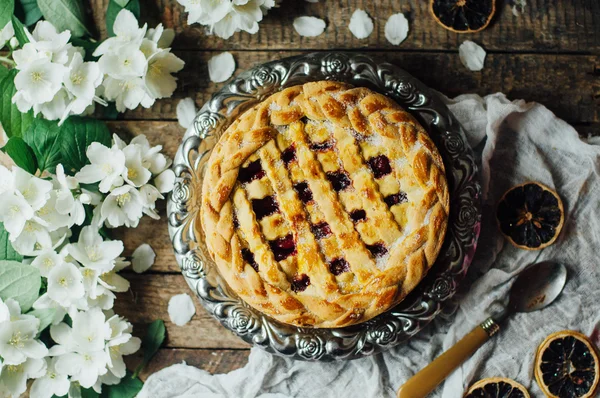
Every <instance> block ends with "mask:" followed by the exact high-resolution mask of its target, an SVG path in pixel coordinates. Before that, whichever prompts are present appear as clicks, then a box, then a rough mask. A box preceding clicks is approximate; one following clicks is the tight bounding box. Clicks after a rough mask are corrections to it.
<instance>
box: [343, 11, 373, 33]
mask: <svg viewBox="0 0 600 398" xmlns="http://www.w3.org/2000/svg"><path fill="white" fill-rule="evenodd" d="M348 29H350V32H352V34H353V35H354V36H355V37H356V38H357V39H366V38H367V37H369V36H370V35H371V33H372V32H373V20H372V19H371V17H369V14H367V13H366V11H365V10H361V9H360V8H359V9H357V10H356V11H354V13H353V14H352V17H350V24H349V25H348Z"/></svg>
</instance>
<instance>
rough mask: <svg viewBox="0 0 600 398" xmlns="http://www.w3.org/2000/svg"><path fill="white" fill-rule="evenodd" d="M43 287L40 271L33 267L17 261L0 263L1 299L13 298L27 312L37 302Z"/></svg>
mask: <svg viewBox="0 0 600 398" xmlns="http://www.w3.org/2000/svg"><path fill="white" fill-rule="evenodd" d="M41 285H42V277H41V276H40V271H38V269H37V268H35V267H34V266H32V265H28V264H22V263H18V262H16V261H0V298H1V299H2V300H5V301H6V300H8V299H9V298H12V299H14V300H16V301H17V302H18V303H19V305H20V306H21V311H23V312H26V311H27V310H29V309H30V308H31V306H32V305H33V302H34V301H35V300H37V298H38V294H39V292H40V286H41Z"/></svg>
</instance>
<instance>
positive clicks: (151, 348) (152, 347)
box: [133, 319, 165, 377]
mask: <svg viewBox="0 0 600 398" xmlns="http://www.w3.org/2000/svg"><path fill="white" fill-rule="evenodd" d="M164 341H165V323H164V322H163V321H162V320H160V319H157V320H155V321H154V322H152V323H151V324H150V326H148V330H147V331H146V335H145V336H144V339H143V340H142V349H143V350H144V360H143V361H142V363H140V364H139V365H138V367H137V368H136V369H135V373H134V374H133V377H137V376H138V375H139V374H140V372H141V371H142V370H143V369H144V368H145V367H146V366H147V365H148V364H149V363H150V360H151V359H152V357H153V356H154V354H156V352H157V351H158V349H159V348H160V346H161V345H162V343H163V342H164Z"/></svg>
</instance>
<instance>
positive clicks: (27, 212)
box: [0, 192, 34, 242]
mask: <svg viewBox="0 0 600 398" xmlns="http://www.w3.org/2000/svg"><path fill="white" fill-rule="evenodd" d="M33 214H34V212H33V209H32V208H31V206H30V205H29V203H27V201H26V200H25V199H24V198H23V197H22V196H20V195H14V194H12V193H10V192H5V193H3V194H0V222H2V223H3V224H4V228H5V229H6V230H7V231H8V233H9V235H10V240H11V241H13V242H14V241H15V239H16V238H17V237H18V236H19V235H20V234H21V232H22V231H23V228H25V223H26V222H27V220H29V219H31V218H32V217H33Z"/></svg>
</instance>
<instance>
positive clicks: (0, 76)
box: [0, 64, 10, 81]
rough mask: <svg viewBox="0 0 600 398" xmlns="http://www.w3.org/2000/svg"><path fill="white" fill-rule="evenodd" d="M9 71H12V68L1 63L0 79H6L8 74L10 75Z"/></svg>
mask: <svg viewBox="0 0 600 398" xmlns="http://www.w3.org/2000/svg"><path fill="white" fill-rule="evenodd" d="M8 72H10V69H8V68H7V67H6V66H4V65H2V64H0V81H2V79H4V78H5V77H6V75H8Z"/></svg>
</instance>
